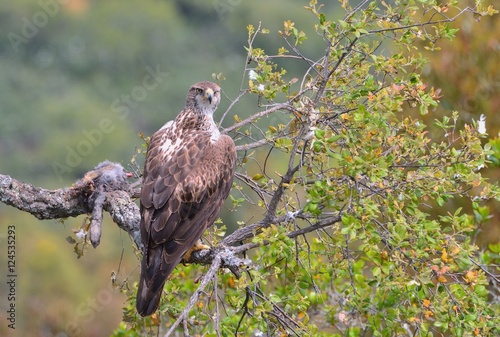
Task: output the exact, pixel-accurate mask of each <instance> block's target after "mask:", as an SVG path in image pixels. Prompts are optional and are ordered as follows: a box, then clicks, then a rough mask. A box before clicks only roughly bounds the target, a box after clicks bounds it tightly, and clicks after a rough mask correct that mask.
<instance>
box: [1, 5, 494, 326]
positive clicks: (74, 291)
mask: <svg viewBox="0 0 500 337" xmlns="http://www.w3.org/2000/svg"><path fill="white" fill-rule="evenodd" d="M325 2H326V3H327V6H326V7H325V12H327V13H330V17H335V16H341V15H342V13H341V11H340V10H339V7H338V3H337V2H336V1H325ZM307 3H308V1H303V0H294V1H291V0H274V1H262V0H258V1H242V0H215V1H203V0H189V1H187V0H177V1H166V0H164V1H160V0H149V1H138V0H133V1H127V2H125V1H118V0H109V1H90V0H65V1H62V0H61V1H57V0H42V1H34V0H33V1H27V0H18V1H12V2H4V3H3V4H2V6H1V7H0V35H1V37H2V39H1V40H0V102H1V103H0V173H2V174H8V175H11V176H12V177H14V178H16V179H19V180H22V181H25V182H29V183H32V184H35V185H38V186H41V187H45V188H59V187H63V186H69V185H71V184H72V183H73V182H74V181H75V180H77V179H79V178H81V177H82V175H83V174H84V173H85V172H87V171H88V170H90V169H91V168H93V167H94V166H95V165H96V164H97V163H99V162H100V161H102V160H104V159H108V160H111V161H116V162H120V163H122V164H123V165H124V167H126V168H128V165H129V163H130V160H131V158H132V156H133V155H134V153H136V149H137V148H140V147H141V144H142V140H141V139H140V138H139V137H138V134H139V133H140V132H142V133H143V134H144V135H146V136H147V135H150V134H152V133H153V132H154V131H156V130H157V129H158V128H159V127H161V126H162V125H163V124H164V123H165V122H166V121H168V120H170V119H172V118H174V117H175V115H176V114H177V112H179V111H180V109H181V108H182V107H183V106H184V100H185V95H186V92H187V89H188V88H189V86H190V85H191V84H193V83H195V82H197V81H201V80H212V73H221V72H222V73H224V76H225V77H226V80H224V81H222V83H221V86H222V88H223V90H224V92H225V94H226V95H227V96H228V97H230V98H235V97H236V95H237V93H238V89H239V87H240V83H241V81H242V76H244V74H243V73H242V72H243V69H244V62H245V57H246V51H245V49H244V46H245V45H246V40H247V31H246V26H247V25H248V24H253V25H254V26H257V25H258V24H259V22H260V21H261V22H262V25H263V27H265V28H269V29H270V30H271V34H270V35H268V36H267V38H266V39H260V40H259V41H258V42H257V45H258V46H259V47H262V48H264V49H266V50H267V52H268V53H270V54H272V53H276V52H277V50H278V47H280V46H281V45H282V43H281V41H280V39H279V36H278V34H277V30H278V29H280V27H281V26H282V23H283V21H284V20H287V19H291V20H292V21H295V22H296V26H297V27H299V28H300V29H303V30H304V31H306V33H308V34H310V35H311V39H310V40H309V41H307V42H306V43H305V45H304V48H305V49H304V51H305V52H306V53H307V55H308V56H309V57H312V58H314V57H317V56H319V55H321V54H322V53H323V51H324V45H323V44H322V43H321V42H320V40H321V39H313V38H312V37H314V36H315V33H314V32H313V31H314V30H313V24H314V19H315V18H314V17H313V16H312V15H309V14H308V12H307V11H305V10H304V9H303V6H304V5H307ZM485 21H487V22H486V23H485V22H482V23H481V24H479V25H478V24H476V23H475V21H474V20H472V18H469V19H464V20H462V21H461V22H460V23H459V26H460V27H461V28H462V31H461V32H460V33H459V38H458V39H456V40H455V41H454V42H453V43H449V44H443V48H446V50H448V51H447V52H446V53H434V54H432V55H431V54H429V55H430V57H431V58H433V63H432V64H430V65H429V67H428V72H427V73H426V76H427V78H428V79H429V81H431V84H432V83H434V84H433V85H435V86H437V87H441V88H442V89H443V90H442V92H443V93H444V95H446V97H445V98H444V99H443V100H444V102H445V104H444V105H443V107H442V108H440V109H442V110H443V111H446V112H449V111H451V110H459V111H460V112H461V115H462V116H463V118H464V121H466V122H470V119H471V118H474V119H476V120H477V119H479V115H480V114H481V113H484V114H485V115H487V116H488V119H487V127H488V132H489V133H490V135H493V136H496V135H497V133H498V129H499V126H500V120H499V118H498V117H496V112H497V111H498V110H499V108H500V101H499V97H500V96H499V95H498V93H499V89H500V75H499V73H500V60H499V52H500V42H499V36H500V25H499V20H498V17H494V18H491V19H488V20H485ZM461 53H465V55H468V57H467V58H464V57H461V56H460V55H463V54H461ZM457 62H459V63H460V68H457ZM285 66H287V67H296V68H295V69H292V71H293V70H295V71H297V72H298V71H300V70H301V69H300V67H301V66H305V65H300V64H293V65H291V64H290V65H288V64H285ZM457 70H459V71H457ZM152 74H154V75H152ZM478 88H480V89H481V90H479V89H478ZM466 94H468V96H467V97H466V96H464V95H466ZM448 95H449V96H448ZM228 105H229V101H228V100H227V99H225V100H223V102H222V103H221V106H220V108H219V111H218V114H217V115H218V116H216V120H218V119H219V118H220V116H221V115H222V112H223V111H225V109H226V108H227V106H228ZM257 110H258V107H257V102H256V101H255V98H251V99H246V100H242V102H241V103H239V104H238V106H237V107H236V108H235V109H234V113H236V114H238V116H239V117H240V118H245V117H247V116H249V115H251V114H252V113H253V112H255V111H257ZM430 118H431V119H430V121H432V120H433V117H430ZM232 122H233V118H231V116H228V118H226V120H225V122H224V124H225V125H226V126H227V125H230V123H232ZM141 159H142V158H140V157H139V158H138V161H139V162H142V161H141ZM496 174H497V173H495V172H493V173H492V178H493V179H498V177H497V176H496ZM244 211H245V210H243V212H244ZM495 213H496V211H495ZM252 217H253V215H252V214H246V215H245V214H244V213H243V215H241V214H240V215H238V218H236V217H235V215H234V214H231V213H229V212H227V211H226V213H225V214H223V215H222V218H223V219H224V220H225V222H226V223H230V222H234V223H235V222H236V220H239V221H244V222H246V221H250V219H251V218H252ZM82 221H83V217H80V218H77V219H67V220H65V221H64V222H59V221H55V220H53V221H38V220H36V219H35V218H34V217H33V216H31V215H28V214H25V213H22V212H19V211H17V210H15V209H13V208H10V207H7V206H5V205H0V242H1V244H0V249H2V251H1V254H0V261H1V262H2V264H1V268H2V270H0V291H1V293H0V335H2V336H10V335H12V336H14V335H17V336H66V333H68V334H70V332H81V334H80V335H82V336H106V335H109V334H110V333H111V332H112V331H113V330H114V329H115V328H116V327H117V325H118V323H119V322H120V320H121V307H122V305H123V302H124V300H125V297H124V295H122V294H121V293H119V292H118V291H117V290H116V289H114V288H113V286H112V282H111V274H112V273H115V274H116V279H117V281H118V282H122V281H124V280H126V279H129V280H132V281H134V280H137V279H138V277H139V270H138V265H139V260H138V258H137V257H136V255H135V252H134V250H133V248H132V244H131V241H130V239H129V238H128V236H127V234H126V233H123V232H121V231H120V230H119V229H118V227H117V226H116V225H114V224H113V223H112V222H111V221H110V220H109V217H107V216H105V223H104V228H103V237H102V240H101V244H100V246H99V247H98V249H96V250H94V249H89V250H88V251H87V252H86V254H85V256H83V257H82V258H80V259H77V255H76V254H75V253H74V252H73V245H71V244H69V243H68V242H67V241H66V237H67V236H70V235H73V232H72V229H73V228H78V227H79V226H80V225H81V223H82ZM9 225H15V227H16V248H17V255H16V260H17V261H16V262H17V265H16V268H17V274H18V278H17V293H16V295H17V299H16V305H17V306H16V310H17V315H16V316H17V321H16V330H15V331H13V330H11V329H8V328H7V320H6V318H7V313H6V310H7V306H8V304H9V302H8V301H7V300H6V298H7V292H8V287H7V284H6V279H5V278H6V275H7V271H6V263H5V262H6V255H7V252H6V250H7V248H6V243H5V242H2V241H4V240H6V233H7V227H8V226H9ZM490 227H491V228H489V229H488V233H493V234H492V237H493V239H494V238H495V235H496V237H497V238H498V235H499V234H498V233H499V230H498V228H499V226H498V219H495V220H492V225H491V226H490Z"/></svg>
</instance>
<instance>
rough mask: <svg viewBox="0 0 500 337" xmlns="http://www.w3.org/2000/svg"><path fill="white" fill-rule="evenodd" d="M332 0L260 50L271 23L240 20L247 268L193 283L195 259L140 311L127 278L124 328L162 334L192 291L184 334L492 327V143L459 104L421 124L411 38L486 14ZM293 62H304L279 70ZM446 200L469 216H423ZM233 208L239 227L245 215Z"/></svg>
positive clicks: (423, 38)
mask: <svg viewBox="0 0 500 337" xmlns="http://www.w3.org/2000/svg"><path fill="white" fill-rule="evenodd" d="M341 3H342V7H343V8H344V10H345V16H344V17H343V18H342V19H339V20H333V19H331V18H329V17H327V16H326V15H325V14H324V13H323V12H322V8H321V5H318V4H317V3H316V1H311V3H310V5H309V6H307V7H306V9H307V10H308V11H309V12H310V13H311V15H313V16H314V17H315V18H316V20H317V23H316V25H315V34H314V33H313V34H306V33H305V29H304V28H301V27H299V26H298V25H296V24H295V23H294V22H292V21H285V22H284V24H283V27H282V29H281V30H280V31H279V32H278V34H279V36H280V37H281V39H282V44H283V45H282V46H281V47H280V48H276V50H275V51H274V52H269V51H266V50H264V49H263V48H259V47H258V43H259V42H258V41H259V40H260V39H265V38H267V37H268V36H269V34H271V32H270V31H269V30H267V29H264V28H263V27H261V26H260V25H259V26H258V27H254V26H252V25H249V26H248V27H247V28H248V45H247V51H248V57H247V63H246V66H245V69H244V72H243V76H244V78H243V81H242V83H243V84H242V86H241V88H240V94H239V95H238V97H236V98H235V99H233V100H232V102H231V105H230V107H229V109H228V110H227V111H226V113H225V114H224V116H226V114H228V113H229V112H231V111H232V107H233V106H237V103H238V102H239V100H240V99H242V97H244V96H248V95H252V96H254V97H256V98H257V101H258V104H259V106H260V107H261V108H262V110H261V111H260V112H258V113H255V114H253V115H250V116H248V117H246V118H244V119H242V118H241V117H240V116H237V115H234V119H235V124H234V125H233V126H231V127H228V128H227V129H226V132H232V133H233V135H234V137H235V139H236V140H237V141H238V143H239V144H240V146H239V149H240V150H242V151H243V156H242V158H241V167H240V168H239V173H238V175H237V178H238V181H237V182H236V183H235V188H234V189H233V190H234V191H233V197H232V200H235V201H237V202H236V203H234V205H235V207H237V208H238V205H245V206H246V205H249V207H250V205H253V207H255V209H260V211H259V213H260V214H263V216H262V219H250V220H251V221H255V223H256V224H258V226H256V227H255V228H256V230H255V231H254V235H253V237H251V238H248V239H249V240H248V241H246V243H245V244H244V246H245V247H248V249H245V250H248V254H249V256H248V257H249V258H251V260H252V261H253V265H252V266H251V267H250V268H248V269H247V270H246V271H245V272H244V273H243V274H242V275H241V277H239V278H237V277H236V276H235V275H233V274H231V273H229V272H226V271H225V270H221V271H220V272H219V274H218V276H217V277H215V278H213V280H212V281H211V283H210V285H209V286H208V287H206V288H203V289H202V291H200V290H199V289H198V287H197V284H196V282H195V281H193V280H196V279H199V278H200V277H202V275H203V270H202V268H200V267H197V266H192V265H189V266H180V267H179V268H177V271H176V272H175V273H174V275H173V276H172V278H171V279H170V280H169V282H167V285H166V289H165V290H166V291H165V293H166V295H165V296H164V298H163V300H162V301H163V302H162V303H163V304H162V305H161V309H160V314H159V315H155V316H153V317H149V318H146V319H141V318H139V317H138V316H137V314H136V313H135V311H134V309H133V306H134V296H135V291H136V290H135V288H132V289H129V290H127V293H128V295H129V297H130V300H129V302H128V304H127V308H126V311H125V319H124V321H125V322H126V323H127V326H128V328H129V329H130V330H129V331H128V332H127V334H125V332H124V331H123V329H122V328H120V330H119V331H117V332H116V334H115V335H116V336H123V335H130V336H133V335H134V334H135V333H137V332H140V333H143V334H150V335H155V334H156V333H157V332H156V330H157V329H158V330H159V333H160V334H162V335H163V333H164V332H165V331H164V330H165V329H166V328H167V329H168V328H169V327H171V326H172V324H173V322H174V321H175V320H176V319H177V318H178V317H179V315H180V312H181V311H182V310H183V308H185V307H186V305H187V302H188V301H189V299H190V298H191V296H192V295H193V294H194V296H198V297H197V300H196V305H195V307H194V308H193V309H192V310H191V311H190V313H189V315H188V319H186V320H183V322H182V323H183V326H182V327H181V328H180V330H183V329H184V331H185V333H188V331H189V334H199V335H206V336H212V335H213V336H221V335H222V336H227V335H235V336H246V335H253V336H262V335H264V334H267V335H268V336H279V335H281V336H286V335H293V336H295V335H296V336H307V335H311V336H312V335H314V336H323V335H324V336H326V335H334V336H401V335H410V336H414V335H416V336H433V335H453V336H492V335H496V334H499V333H500V330H499V326H500V318H499V317H500V308H499V305H498V304H499V303H498V297H495V296H493V295H494V294H495V291H496V289H498V286H499V283H498V276H495V274H498V267H496V268H497V269H496V270H495V269H494V268H495V265H498V251H499V249H498V245H491V246H490V250H489V251H487V252H484V253H483V252H481V251H480V250H479V248H478V247H477V246H475V245H474V243H473V238H474V235H475V234H476V230H477V228H478V226H479V225H480V224H481V223H482V222H485V221H487V220H488V218H489V214H488V210H487V208H484V207H483V203H484V202H485V201H486V200H489V199H492V198H494V199H499V198H500V194H499V189H498V187H497V186H496V185H494V184H491V183H489V182H488V181H487V180H486V179H485V178H484V177H483V176H482V175H481V173H480V169H481V168H482V167H483V166H485V165H488V163H489V162H488V155H491V154H493V151H492V150H491V148H492V145H494V144H491V145H490V144H486V145H482V142H481V138H484V137H485V136H484V135H483V134H482V133H480V132H479V128H478V125H477V122H475V121H472V122H469V123H467V124H465V125H461V124H460V125H459V124H458V123H457V121H458V114H457V113H456V112H455V113H453V114H451V115H449V116H447V115H445V116H442V117H440V118H436V119H435V121H434V127H435V128H437V129H438V130H441V131H442V132H440V133H436V135H434V133H431V132H429V130H430V127H431V126H429V125H427V124H426V122H425V120H424V118H423V116H425V115H427V114H429V113H430V112H431V110H432V108H433V107H436V106H437V105H438V103H439V98H440V93H439V91H438V90H436V89H434V88H431V87H429V86H428V85H427V84H426V83H425V82H424V81H423V80H422V75H421V74H422V69H423V67H424V65H425V63H426V61H427V59H426V58H425V57H423V56H422V54H421V51H420V50H419V49H418V48H417V46H416V42H417V41H419V42H420V43H424V44H425V46H426V47H427V48H428V49H435V48H436V41H437V40H439V39H442V38H447V39H452V38H453V36H454V35H455V33H456V28H454V26H453V23H454V21H455V19H456V18H457V17H459V16H462V15H475V16H483V15H492V14H494V12H495V11H494V9H493V8H492V7H488V6H483V5H482V3H481V2H480V1H476V6H475V7H474V8H472V7H466V1H458V0H456V1H451V2H449V3H446V4H437V2H436V1H432V0H414V1H396V2H394V3H393V2H377V1H373V2H370V1H362V2H361V3H360V4H359V5H357V6H354V5H352V4H351V3H350V2H349V1H348V0H343V1H341ZM417 13H421V14H419V15H416V14H417ZM313 39H319V40H320V41H322V42H323V44H324V49H325V54H324V55H323V56H322V57H321V58H319V59H313V58H311V57H310V56H309V55H308V43H310V41H311V40H313ZM389 46H390V49H389ZM290 60H292V61H296V62H299V63H306V64H307V66H308V68H307V71H305V72H304V73H293V72H290V71H288V69H286V68H285V67H284V66H282V64H284V61H290ZM247 76H248V77H249V79H248V80H247V79H246V78H247ZM406 106H407V107H410V108H411V109H415V110H417V111H418V112H419V113H420V116H421V117H418V115H415V114H411V113H409V112H408V111H407V110H405V109H404V107H406ZM254 149H258V150H255V151H254ZM263 151H266V152H263ZM262 153H264V154H263V155H262ZM255 163H258V165H256V164H255ZM242 198H244V200H245V203H242V201H241V199H242ZM454 199H459V200H462V201H463V202H466V203H468V204H469V205H470V206H471V208H472V209H473V210H474V214H468V213H466V212H464V211H463V209H461V208H458V209H455V210H453V211H451V212H441V214H439V215H437V216H436V215H431V210H436V209H437V210H440V209H441V208H442V207H443V206H444V205H446V204H447V203H449V202H450V201H451V200H454ZM259 213H257V212H256V214H259ZM240 220H241V221H242V223H241V224H240V229H243V228H245V227H248V226H250V225H248V224H247V223H246V221H245V222H244V221H243V219H240ZM258 221H260V222H258ZM489 295H491V296H489Z"/></svg>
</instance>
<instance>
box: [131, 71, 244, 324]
mask: <svg viewBox="0 0 500 337" xmlns="http://www.w3.org/2000/svg"><path fill="white" fill-rule="evenodd" d="M220 99H221V90H220V87H219V86H218V85H217V84H215V83H212V82H207V81H205V82H199V83H196V84H194V85H193V86H191V88H190V89H189V91H188V94H187V99H186V106H185V107H184V109H182V111H181V112H180V113H179V114H178V115H177V117H176V118H175V120H173V121H169V122H167V123H166V124H165V125H164V126H163V127H162V128H161V129H159V130H158V131H157V132H156V133H154V134H153V136H152V137H151V139H150V142H149V145H148V149H147V154H146V162H145V164H144V173H143V185H142V190H141V196H140V210H141V225H140V230H141V241H142V243H143V245H144V250H143V257H142V262H141V276H140V280H139V289H138V291H137V301H136V308H137V312H138V313H139V314H140V315H141V316H149V315H151V314H152V313H154V312H155V311H156V310H157V308H158V305H159V302H160V296H161V293H162V291H163V286H164V285H165V281H166V280H167V277H168V276H169V275H170V273H171V272H172V271H173V269H174V268H175V266H176V265H177V264H178V263H179V262H180V261H181V260H182V258H183V256H184V255H185V254H186V252H188V250H190V249H196V248H194V247H193V246H195V245H196V244H197V243H198V242H199V239H200V237H201V235H202V234H203V232H204V231H205V229H207V228H208V227H209V226H211V225H212V224H213V222H214V221H215V220H216V218H217V216H218V214H219V211H220V209H221V207H222V205H223V203H224V200H225V199H226V198H227V196H228V194H229V191H230V190H231V186H232V183H233V177H234V170H235V165H236V148H235V145H234V142H233V140H232V139H231V137H229V136H227V135H223V134H221V133H220V132H219V130H218V128H217V126H216V125H215V122H214V119H213V114H214V112H215V110H216V109H217V106H218V105H219V102H220ZM198 249H199V247H198ZM188 254H190V252H189V253H188Z"/></svg>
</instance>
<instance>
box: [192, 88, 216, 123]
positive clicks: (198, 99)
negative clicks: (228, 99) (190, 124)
mask: <svg viewBox="0 0 500 337" xmlns="http://www.w3.org/2000/svg"><path fill="white" fill-rule="evenodd" d="M219 102H220V87H219V86H218V85H217V84H215V83H212V82H208V81H205V82H198V83H196V84H194V85H193V86H191V88H190V89H189V92H188V95H187V105H191V106H193V107H194V108H195V110H196V111H198V112H200V113H202V114H203V115H209V116H212V115H213V113H214V111H215V109H217V106H218V105H219Z"/></svg>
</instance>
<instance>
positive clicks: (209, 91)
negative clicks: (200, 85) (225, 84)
mask: <svg viewBox="0 0 500 337" xmlns="http://www.w3.org/2000/svg"><path fill="white" fill-rule="evenodd" d="M205 98H206V99H208V101H209V102H210V104H212V99H213V98H214V91H213V90H212V89H210V88H208V89H207V90H206V91H205Z"/></svg>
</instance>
